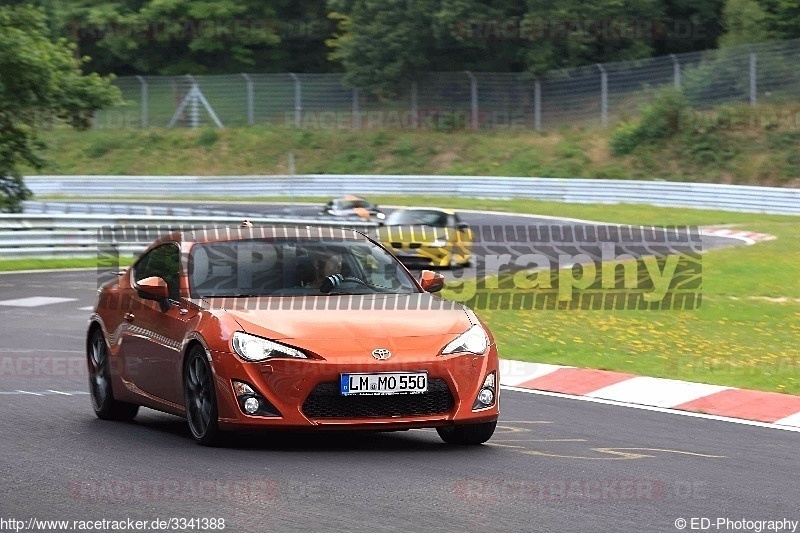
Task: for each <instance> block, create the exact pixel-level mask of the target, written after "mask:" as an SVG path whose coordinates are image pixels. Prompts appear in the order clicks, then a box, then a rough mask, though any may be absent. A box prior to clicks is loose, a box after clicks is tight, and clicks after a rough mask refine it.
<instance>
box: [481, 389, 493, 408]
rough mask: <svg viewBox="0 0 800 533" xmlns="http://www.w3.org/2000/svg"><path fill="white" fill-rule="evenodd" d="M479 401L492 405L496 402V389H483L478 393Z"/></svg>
mask: <svg viewBox="0 0 800 533" xmlns="http://www.w3.org/2000/svg"><path fill="white" fill-rule="evenodd" d="M478 401H479V402H481V403H482V404H483V405H492V404H493V403H494V391H493V390H492V389H481V392H480V393H478Z"/></svg>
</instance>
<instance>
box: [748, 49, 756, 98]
mask: <svg viewBox="0 0 800 533" xmlns="http://www.w3.org/2000/svg"><path fill="white" fill-rule="evenodd" d="M748 48H749V49H750V105H751V106H752V107H755V106H756V100H757V97H756V89H757V86H756V59H757V58H756V54H755V52H753V49H752V47H748Z"/></svg>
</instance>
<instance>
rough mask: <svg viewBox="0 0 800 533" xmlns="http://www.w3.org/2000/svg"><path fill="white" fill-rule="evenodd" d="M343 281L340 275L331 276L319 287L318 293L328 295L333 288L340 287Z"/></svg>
mask: <svg viewBox="0 0 800 533" xmlns="http://www.w3.org/2000/svg"><path fill="white" fill-rule="evenodd" d="M343 281H344V277H342V275H341V274H333V275H332V276H328V277H327V278H325V281H323V282H322V284H321V285H320V286H319V292H322V293H329V292H331V291H332V290H333V289H334V287H338V286H339V285H341V284H342V282H343Z"/></svg>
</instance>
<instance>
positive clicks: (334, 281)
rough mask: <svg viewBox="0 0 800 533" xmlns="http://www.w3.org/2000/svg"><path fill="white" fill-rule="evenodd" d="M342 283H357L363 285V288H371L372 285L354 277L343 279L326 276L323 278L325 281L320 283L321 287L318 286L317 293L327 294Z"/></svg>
mask: <svg viewBox="0 0 800 533" xmlns="http://www.w3.org/2000/svg"><path fill="white" fill-rule="evenodd" d="M343 283H357V284H359V285H363V286H364V287H369V288H372V285H370V284H369V283H367V282H366V281H363V280H361V279H359V278H355V277H346V278H345V277H343V276H342V275H341V274H334V275H332V276H328V277H327V278H325V281H323V282H322V285H320V286H319V291H320V292H321V293H323V294H328V293H330V292H331V291H333V290H334V289H335V288H337V287H339V286H340V285H342V284H343Z"/></svg>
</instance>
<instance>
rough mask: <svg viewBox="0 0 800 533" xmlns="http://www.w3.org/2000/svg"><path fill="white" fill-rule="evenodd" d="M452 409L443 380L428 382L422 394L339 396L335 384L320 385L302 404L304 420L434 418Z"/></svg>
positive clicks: (452, 402) (452, 403)
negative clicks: (427, 416) (425, 416)
mask: <svg viewBox="0 0 800 533" xmlns="http://www.w3.org/2000/svg"><path fill="white" fill-rule="evenodd" d="M453 405H455V400H454V399H453V395H452V394H451V393H450V388H449V387H448V386H447V383H446V382H445V381H444V380H443V379H429V380H428V391H427V392H424V393H422V394H391V395H382V396H358V395H354V396H342V394H341V393H340V392H339V384H338V383H320V384H319V385H317V386H316V387H314V390H312V391H311V394H309V395H308V398H306V401H305V402H304V403H303V414H304V415H306V416H307V417H308V418H370V417H386V416H420V415H438V414H443V413H446V412H448V411H450V410H451V409H452V408H453Z"/></svg>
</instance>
